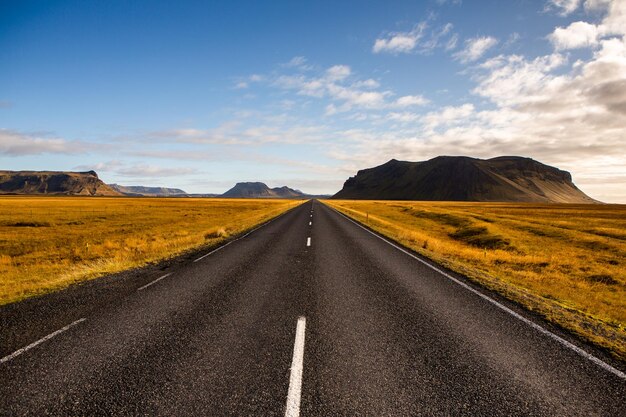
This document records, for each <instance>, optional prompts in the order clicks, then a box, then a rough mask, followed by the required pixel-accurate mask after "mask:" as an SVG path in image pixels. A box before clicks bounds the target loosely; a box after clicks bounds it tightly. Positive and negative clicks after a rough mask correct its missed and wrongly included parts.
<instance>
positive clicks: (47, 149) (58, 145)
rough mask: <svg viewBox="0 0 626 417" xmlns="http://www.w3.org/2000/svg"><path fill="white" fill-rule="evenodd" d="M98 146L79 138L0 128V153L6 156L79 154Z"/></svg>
mask: <svg viewBox="0 0 626 417" xmlns="http://www.w3.org/2000/svg"><path fill="white" fill-rule="evenodd" d="M97 147H99V146H97V145H95V144H92V143H88V142H83V141H79V140H67V139H63V138H50V137H47V135H41V134H30V133H21V132H18V131H15V130H10V129H0V154H3V155H8V156H25V155H42V154H66V155H71V154H81V153H86V152H87V151H89V150H91V149H95V148H97Z"/></svg>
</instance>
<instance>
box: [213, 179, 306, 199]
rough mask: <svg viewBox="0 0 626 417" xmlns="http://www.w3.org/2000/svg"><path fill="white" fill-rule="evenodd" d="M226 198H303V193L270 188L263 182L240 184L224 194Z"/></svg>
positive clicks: (287, 189) (287, 188) (282, 188)
mask: <svg viewBox="0 0 626 417" xmlns="http://www.w3.org/2000/svg"><path fill="white" fill-rule="evenodd" d="M222 197H226V198H303V197H305V194H304V193H302V191H299V190H294V189H291V188H289V187H276V188H269V187H268V186H267V185H265V184H264V183H262V182H238V183H237V184H236V185H235V186H234V187H233V188H231V189H230V190H228V191H226V192H225V193H224V194H222Z"/></svg>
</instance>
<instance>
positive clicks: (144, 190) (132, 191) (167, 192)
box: [109, 184, 187, 197]
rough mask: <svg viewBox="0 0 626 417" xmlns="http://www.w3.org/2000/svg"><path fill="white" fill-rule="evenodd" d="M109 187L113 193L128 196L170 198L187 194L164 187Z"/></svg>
mask: <svg viewBox="0 0 626 417" xmlns="http://www.w3.org/2000/svg"><path fill="white" fill-rule="evenodd" d="M109 187H111V188H112V189H114V190H115V191H117V192H119V193H122V194H124V195H128V196H146V197H172V196H178V197H181V196H186V195H187V193H186V192H185V191H183V190H181V189H180V188H166V187H144V186H143V185H119V184H109Z"/></svg>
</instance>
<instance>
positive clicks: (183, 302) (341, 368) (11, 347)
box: [0, 201, 626, 416]
mask: <svg viewBox="0 0 626 417" xmlns="http://www.w3.org/2000/svg"><path fill="white" fill-rule="evenodd" d="M0 357H1V358H2V359H0V415H3V416H12V415H34V416H43V415H80V416H93V415H165V416H175V415H180V416H189V415H200V416H297V415H302V416H415V415H424V416H460V415H467V416H492V415H493V416H511V415H537V416H594V415H598V416H620V415H622V416H623V415H626V379H625V378H626V376H625V375H624V373H623V364H620V363H615V362H611V359H610V358H608V357H606V356H602V352H596V351H594V350H593V348H591V347H590V346H587V345H585V344H584V343H582V342H580V341H578V340H575V339H573V338H572V337H571V336H568V335H567V334H562V333H561V332H560V331H559V330H558V329H553V328H551V327H550V325H549V324H547V323H545V322H543V321H541V320H540V319H537V318H535V317H533V316H532V315H531V314H530V313H527V312H525V311H523V310H520V309H519V308H518V307H516V306H514V305H512V304H510V303H508V302H507V301H505V300H501V299H500V298H499V297H497V296H496V295H494V294H492V293H490V292H488V291H486V290H483V289H480V288H477V287H475V286H474V285H473V284H471V283H469V282H467V281H466V280H465V279H464V278H463V277H459V276H457V275H455V274H452V273H450V272H446V271H444V270H443V269H441V268H440V267H437V266H433V265H430V264H429V263H428V262H427V261H425V260H422V259H421V258H418V257H416V256H415V255H414V254H411V253H409V252H407V251H404V250H402V249H401V248H398V247H396V246H394V245H393V244H390V242H387V241H385V240H384V239H381V238H380V237H379V236H377V235H375V234H373V233H372V232H370V231H368V230H366V229H365V228H363V227H361V226H360V225H358V224H356V223H354V222H352V221H351V220H349V219H347V218H345V217H344V216H343V215H341V214H339V213H337V212H335V211H334V210H332V209H330V208H329V207H327V206H325V205H323V204H322V203H320V202H317V201H310V202H306V203H304V204H302V205H300V206H298V207H296V208H295V209H292V210H290V211H288V212H287V213H285V214H283V215H281V216H279V217H278V218H276V219H274V220H273V221H271V222H269V223H268V224H265V225H263V226H261V227H260V228H258V229H256V230H254V231H252V232H251V233H248V234H247V235H244V236H242V237H240V238H238V239H237V240H234V241H231V242H230V243H228V244H227V245H224V246H222V247H221V248H218V249H217V250H214V251H212V252H205V253H199V254H196V255H195V256H193V257H191V258H187V259H186V260H183V261H179V262H173V263H171V264H169V265H167V266H165V267H163V270H154V269H153V270H149V271H144V272H141V273H136V274H127V275H124V274H121V275H119V276H114V277H106V278H103V279H99V280H95V281H91V282H88V283H85V284H83V285H79V286H74V287H71V288H69V289H67V290H64V291H60V292H57V293H53V294H49V295H46V296H43V297H38V298H34V299H30V300H26V301H23V302H20V303H15V304H11V305H8V306H4V307H0Z"/></svg>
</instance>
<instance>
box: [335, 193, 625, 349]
mask: <svg viewBox="0 0 626 417" xmlns="http://www.w3.org/2000/svg"><path fill="white" fill-rule="evenodd" d="M325 203H326V204H328V205H330V206H332V207H334V208H336V209H338V210H340V211H342V212H343V213H345V214H347V215H349V216H350V217H352V218H354V219H355V220H358V221H360V222H361V223H367V224H368V225H369V226H370V227H371V228H372V229H374V230H376V231H378V232H380V233H381V234H383V235H385V236H388V237H390V238H391V239H393V240H395V241H398V242H399V243H401V244H402V245H404V246H406V247H409V248H411V249H413V250H414V251H416V252H418V253H420V254H422V255H424V256H426V257H428V258H430V259H433V260H434V261H436V262H439V263H441V264H443V265H445V266H446V267H448V268H450V269H452V270H454V271H457V272H459V273H462V274H464V275H466V276H468V277H469V278H471V279H473V280H475V281H477V282H480V283H481V284H482V285H485V286H487V287H489V288H491V289H493V290H495V291H497V292H499V293H501V294H503V295H504V296H506V297H508V298H510V299H513V300H515V301H516V302H519V303H521V304H523V305H524V306H526V307H527V308H529V309H530V310H533V311H536V312H538V313H540V314H541V315H543V316H544V317H546V318H547V319H548V320H550V321H552V322H555V323H557V324H559V325H561V326H563V327H565V328H567V329H569V330H571V331H573V332H574V333H577V334H579V335H581V336H583V337H584V338H587V339H588V340H590V341H592V342H594V343H596V344H598V345H600V346H603V347H605V348H608V349H609V350H611V351H612V352H613V353H614V354H615V355H616V356H617V357H619V358H621V359H622V360H624V359H626V329H625V327H626V206H623V205H537V204H507V203H451V202H450V203H444V202H398V201H335V200H330V201H325Z"/></svg>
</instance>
